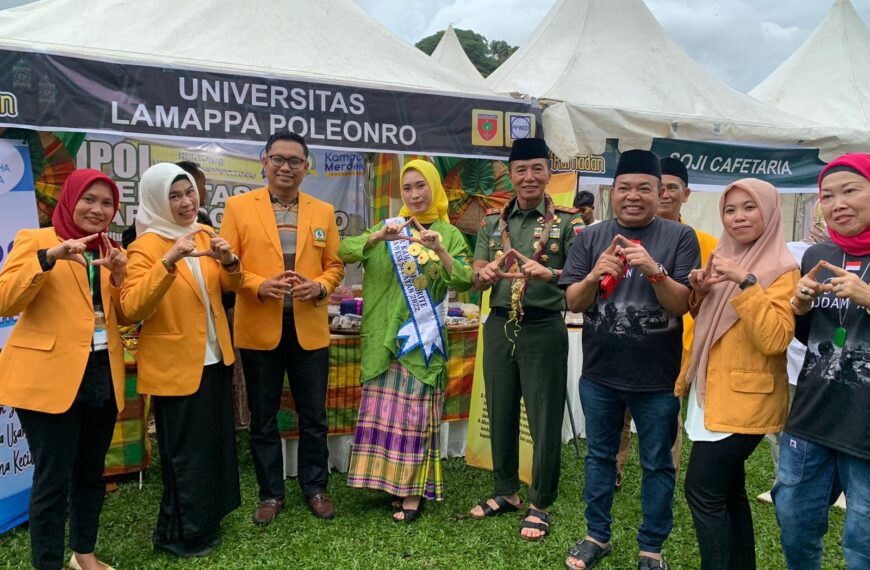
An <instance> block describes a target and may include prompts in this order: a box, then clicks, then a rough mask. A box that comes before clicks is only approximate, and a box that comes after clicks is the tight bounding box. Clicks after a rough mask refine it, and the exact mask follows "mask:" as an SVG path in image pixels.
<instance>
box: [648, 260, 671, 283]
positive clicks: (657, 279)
mask: <svg viewBox="0 0 870 570" xmlns="http://www.w3.org/2000/svg"><path fill="white" fill-rule="evenodd" d="M656 265H657V266H658V268H659V272H658V273H656V274H655V275H647V276H646V280H647V281H649V282H650V283H661V282H662V281H664V280H665V279H667V278H668V270H667V269H665V266H664V265H662V264H661V263H657V264H656Z"/></svg>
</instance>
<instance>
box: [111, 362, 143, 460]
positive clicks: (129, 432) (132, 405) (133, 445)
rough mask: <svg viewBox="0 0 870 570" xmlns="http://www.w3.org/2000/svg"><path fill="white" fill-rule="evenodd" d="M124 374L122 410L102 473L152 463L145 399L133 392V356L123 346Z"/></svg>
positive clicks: (134, 383)
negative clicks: (125, 372)
mask: <svg viewBox="0 0 870 570" xmlns="http://www.w3.org/2000/svg"><path fill="white" fill-rule="evenodd" d="M124 364H125V365H126V368H127V377H126V379H125V381H124V386H125V392H124V400H125V404H124V411H123V412H121V413H120V414H119V415H118V419H117V420H116V422H115V433H114V434H113V435H112V443H111V445H109V452H108V453H107V454H106V467H105V471H104V473H105V475H106V476H110V475H123V474H125V473H136V472H138V471H144V470H145V468H147V467H148V464H149V463H151V442H150V440H149V438H148V426H147V424H148V419H147V418H148V403H149V402H148V399H147V398H146V397H145V396H142V395H141V394H139V393H137V392H136V359H135V357H134V356H133V354H132V353H131V352H130V351H128V350H124Z"/></svg>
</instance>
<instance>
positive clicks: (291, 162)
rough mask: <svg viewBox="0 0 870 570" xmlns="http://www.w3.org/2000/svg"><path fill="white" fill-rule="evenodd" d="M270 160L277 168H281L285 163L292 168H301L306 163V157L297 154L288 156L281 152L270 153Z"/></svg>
mask: <svg viewBox="0 0 870 570" xmlns="http://www.w3.org/2000/svg"><path fill="white" fill-rule="evenodd" d="M267 158H268V159H269V162H271V163H272V166H274V167H275V168H281V167H282V166H284V165H285V164H286V165H287V166H289V167H290V168H299V167H300V166H302V165H303V164H305V162H306V161H305V159H303V158H299V157H296V156H291V157H290V158H287V157H286V156H281V155H280V154H270V155H269V156H268V157H267Z"/></svg>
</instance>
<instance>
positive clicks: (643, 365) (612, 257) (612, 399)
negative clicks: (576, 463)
mask: <svg viewBox="0 0 870 570" xmlns="http://www.w3.org/2000/svg"><path fill="white" fill-rule="evenodd" d="M661 191H662V184H661V169H660V165H659V158H658V157H657V156H656V155H655V154H653V153H651V152H649V151H641V150H633V151H628V152H625V153H623V154H622V156H621V157H620V160H619V164H618V166H617V169H616V177H615V178H614V183H613V191H612V194H611V198H612V202H613V211H614V214H615V215H616V219H614V220H608V221H606V222H602V223H600V224H596V225H595V226H592V227H590V228H587V229H585V230H584V231H583V232H581V233H580V234H579V235H578V236H577V239H576V240H574V244H573V245H572V247H571V251H570V253H569V255H568V260H567V261H566V264H565V269H564V270H563V272H562V276H561V278H560V280H559V284H560V285H561V286H562V287H566V288H567V299H568V308H569V309H570V310H571V311H574V312H582V313H584V324H586V323H588V325H589V326H588V327H585V328H586V330H585V331H584V333H585V334H584V335H583V373H582V378H581V381H580V400H581V402H582V404H583V412H584V414H585V415H586V442H587V453H586V462H585V475H586V487H585V490H584V499H585V502H586V513H585V514H586V526H587V536H586V537H585V538H584V539H583V540H581V541H578V543H577V544H576V545H575V547H574V548H572V549H571V550H570V551H569V557H568V560H567V561H566V562H567V564H568V566H569V567H574V568H581V567H582V566H580V563H581V562H582V563H584V564H585V567H587V568H588V567H590V566H592V565H593V564H596V563H597V562H598V560H600V559H601V558H603V557H604V556H606V555H607V554H609V553H610V548H611V547H610V544H609V543H610V538H611V529H610V522H611V518H610V509H611V505H612V503H613V492H614V483H615V482H616V461H615V457H616V452H617V450H618V449H619V440H620V434H621V431H622V424H623V416H624V414H625V410H626V407H627V408H628V410H629V411H630V412H631V415H632V416H633V417H634V421H635V425H637V431H638V440H639V447H640V456H641V465H642V466H643V470H644V474H643V483H642V495H641V497H642V498H641V508H642V511H643V524H642V525H641V527H640V529H639V530H638V534H637V540H638V545H639V547H640V562H639V564H638V568H640V569H642V570H651V569H664V568H667V565H666V564H665V563H664V561H663V560H662V557H661V550H662V545H663V544H664V541H665V539H666V538H667V537H668V534H669V533H670V531H671V528H672V527H673V499H674V486H675V483H676V476H675V469H674V465H673V460H672V458H671V446H672V445H673V443H674V439H675V438H676V433H677V428H678V426H677V414H678V413H679V409H680V404H679V400H678V399H677V398H676V397H675V396H674V382H675V381H676V379H677V375H678V374H679V370H680V356H681V352H682V335H683V321H682V315H683V314H685V313H686V312H687V311H688V308H689V305H688V298H689V292H690V290H689V272H690V271H691V270H692V269H695V268H697V267H699V266H700V256H701V253H700V248H699V246H698V239H697V237H696V236H695V232H694V231H693V230H692V228H690V227H689V226H686V225H683V224H680V223H678V222H673V221H670V220H665V219H661V218H656V217H655V215H656V208H657V206H658V200H659V197H660V195H661ZM605 299H606V300H605ZM641 329H642V331H641ZM593 331H594V332H593ZM641 332H642V334H641Z"/></svg>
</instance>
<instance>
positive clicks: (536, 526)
mask: <svg viewBox="0 0 870 570" xmlns="http://www.w3.org/2000/svg"><path fill="white" fill-rule="evenodd" d="M529 517H538V518H539V519H541V522H532V521H530V520H529ZM524 528H528V529H532V530H539V531H541V532H542V533H544V534H542V535H541V536H538V537H536V538H532V537H530V536H523V529H524ZM549 534H550V513H545V512H544V511H539V510H538V509H532V508H530V509H529V510H528V511H526V516H525V517H523V523H522V524H521V525H520V538H522V539H523V540H529V541H531V542H535V541H538V540H541V539H542V538H544V537H546V536H547V535H549Z"/></svg>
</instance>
